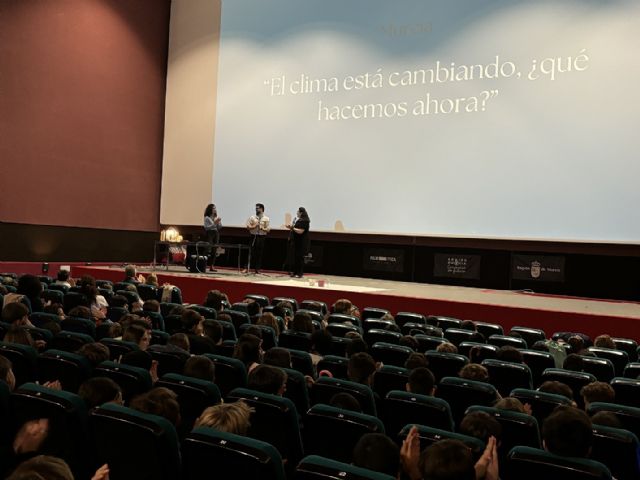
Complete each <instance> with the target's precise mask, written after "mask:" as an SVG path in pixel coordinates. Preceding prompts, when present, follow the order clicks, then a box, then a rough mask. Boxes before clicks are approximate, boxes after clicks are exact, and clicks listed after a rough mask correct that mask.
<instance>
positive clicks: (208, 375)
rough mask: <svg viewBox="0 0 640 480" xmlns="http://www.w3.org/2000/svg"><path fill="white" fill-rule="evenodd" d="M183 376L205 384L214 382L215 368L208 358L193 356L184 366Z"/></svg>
mask: <svg viewBox="0 0 640 480" xmlns="http://www.w3.org/2000/svg"><path fill="white" fill-rule="evenodd" d="M183 373H184V375H185V376H187V377H193V378H199V379H200V380H206V381H207V382H215V381H216V366H215V365H214V363H213V362H212V361H211V359H210V358H209V357H205V356H204V355H194V356H193V357H190V358H189V360H187V362H186V363H185V364H184V372H183Z"/></svg>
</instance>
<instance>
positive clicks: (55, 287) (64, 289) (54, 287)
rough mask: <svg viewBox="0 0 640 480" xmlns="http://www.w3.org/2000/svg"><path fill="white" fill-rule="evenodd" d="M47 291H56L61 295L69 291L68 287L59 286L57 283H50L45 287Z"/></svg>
mask: <svg viewBox="0 0 640 480" xmlns="http://www.w3.org/2000/svg"><path fill="white" fill-rule="evenodd" d="M47 290H58V291H60V292H62V293H67V292H68V291H69V285H60V284H58V283H52V284H51V285H48V286H47Z"/></svg>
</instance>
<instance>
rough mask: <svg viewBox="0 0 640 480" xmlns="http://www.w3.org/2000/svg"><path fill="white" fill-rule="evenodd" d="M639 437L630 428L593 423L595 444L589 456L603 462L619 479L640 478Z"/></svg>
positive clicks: (632, 479) (630, 479)
mask: <svg viewBox="0 0 640 480" xmlns="http://www.w3.org/2000/svg"><path fill="white" fill-rule="evenodd" d="M639 450H640V444H638V437H636V436H635V435H634V434H633V433H631V432H630V431H628V430H623V429H621V428H611V427H605V426H602V425H595V424H594V425H593V446H592V447H591V454H590V455H589V458H591V459H592V460H595V461H597V462H600V463H603V464H604V465H606V466H607V468H608V469H609V470H610V471H611V474H612V475H613V476H614V477H615V478H617V479H618V480H634V479H638V478H640V461H639V458H638V452H639Z"/></svg>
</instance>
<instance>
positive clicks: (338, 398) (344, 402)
mask: <svg viewBox="0 0 640 480" xmlns="http://www.w3.org/2000/svg"><path fill="white" fill-rule="evenodd" d="M329 405H330V406H332V407H335V408H342V409H343V410H349V411H351V412H357V413H362V407H361V406H360V402H358V400H357V399H356V397H354V396H353V395H351V394H350V393H346V392H340V393H336V394H335V395H334V396H333V397H331V400H329Z"/></svg>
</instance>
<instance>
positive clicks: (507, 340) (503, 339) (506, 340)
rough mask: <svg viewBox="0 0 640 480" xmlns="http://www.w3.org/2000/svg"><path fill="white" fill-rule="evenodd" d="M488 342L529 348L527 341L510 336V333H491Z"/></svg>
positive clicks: (497, 345)
mask: <svg viewBox="0 0 640 480" xmlns="http://www.w3.org/2000/svg"><path fill="white" fill-rule="evenodd" d="M487 343H490V344H491V345H495V346H496V347H513V348H524V349H526V348H529V347H528V346H527V342H526V341H524V340H523V339H522V338H516V337H510V336H508V335H491V336H490V337H489V338H488V339H487Z"/></svg>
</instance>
